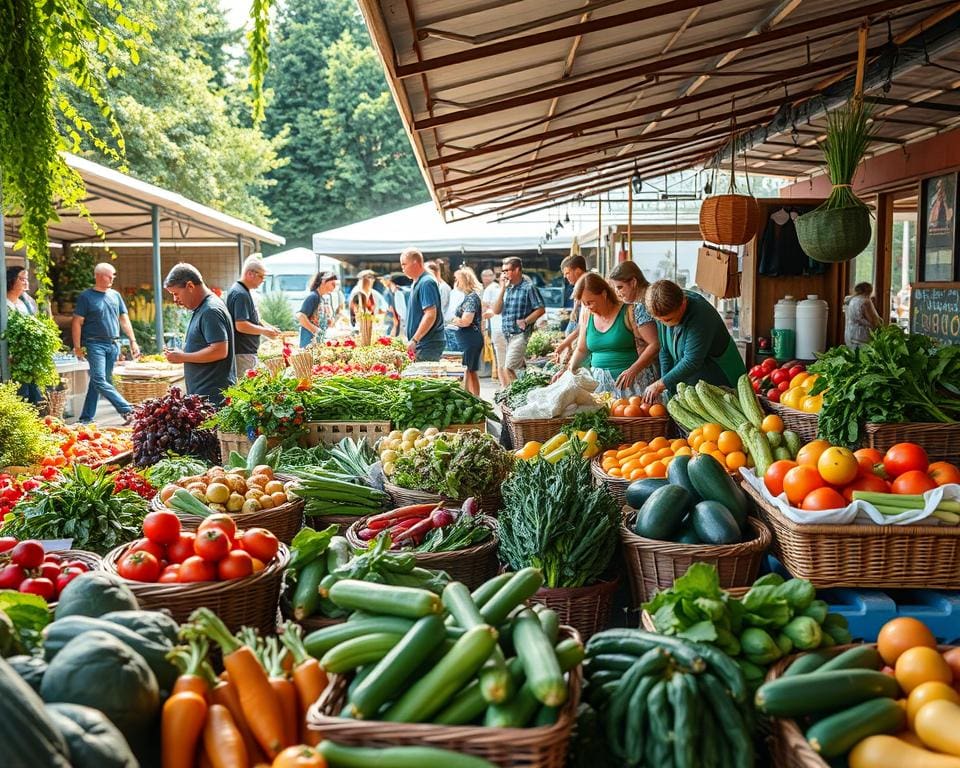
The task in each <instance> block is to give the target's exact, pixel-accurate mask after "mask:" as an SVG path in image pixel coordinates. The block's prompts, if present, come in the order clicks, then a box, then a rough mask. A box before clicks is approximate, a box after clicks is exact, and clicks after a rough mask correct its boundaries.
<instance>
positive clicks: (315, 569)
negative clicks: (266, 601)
mask: <svg viewBox="0 0 960 768" xmlns="http://www.w3.org/2000/svg"><path fill="white" fill-rule="evenodd" d="M326 575H327V559H326V557H324V556H321V557H318V558H317V559H316V560H314V561H313V562H311V563H308V564H307V565H305V566H304V567H303V570H301V571H300V573H299V574H298V575H297V588H296V589H295V590H293V618H294V619H296V620H297V621H302V620H303V619H305V618H307V617H308V616H313V614H314V613H316V611H317V606H318V605H319V604H320V582H321V581H322V580H323V577H324V576H326Z"/></svg>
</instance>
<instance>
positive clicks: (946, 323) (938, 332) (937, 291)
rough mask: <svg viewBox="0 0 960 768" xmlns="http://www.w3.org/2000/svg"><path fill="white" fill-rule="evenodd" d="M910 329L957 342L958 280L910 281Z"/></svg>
mask: <svg viewBox="0 0 960 768" xmlns="http://www.w3.org/2000/svg"><path fill="white" fill-rule="evenodd" d="M910 287H911V291H910V333H922V334H923V335H925V336H930V337H932V338H934V339H936V340H937V341H939V342H940V343H941V344H954V345H960V283H913V284H912V285H911V286H910Z"/></svg>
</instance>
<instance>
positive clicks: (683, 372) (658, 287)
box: [643, 280, 747, 403]
mask: <svg viewBox="0 0 960 768" xmlns="http://www.w3.org/2000/svg"><path fill="white" fill-rule="evenodd" d="M646 304H647V311H649V312H650V315H651V316H652V317H653V318H654V319H655V320H656V321H657V336H658V338H659V340H660V378H659V379H658V380H657V381H655V382H653V384H651V385H650V386H648V387H647V388H646V389H645V390H644V392H643V399H644V401H645V402H648V403H654V402H659V400H660V396H661V395H662V394H663V391H664V390H669V391H670V392H671V393H673V392H674V391H675V390H676V386H677V384H678V383H680V382H681V381H682V382H685V383H687V384H696V383H697V382H698V381H701V380H702V381H707V382H709V383H711V384H716V385H718V386H728V387H735V386H736V385H737V379H739V378H740V377H741V376H742V375H743V374H745V373H746V372H747V369H746V367H745V366H744V364H743V359H742V358H741V357H740V352H739V351H738V350H737V345H736V344H735V343H734V341H733V338H732V337H731V336H730V332H729V331H728V330H727V326H726V324H725V323H724V322H723V318H722V317H720V315H719V313H718V312H717V310H716V309H714V308H713V306H712V305H711V304H710V303H709V302H708V301H707V300H706V299H705V298H703V296H701V295H700V294H698V293H693V292H692V291H684V290H683V289H682V288H681V287H680V286H679V285H677V284H676V283H673V282H671V281H670V280H658V281H657V282H655V283H654V284H653V285H651V286H650V287H649V288H647V295H646Z"/></svg>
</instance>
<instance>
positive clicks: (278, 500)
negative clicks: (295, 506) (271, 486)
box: [260, 491, 287, 507]
mask: <svg viewBox="0 0 960 768" xmlns="http://www.w3.org/2000/svg"><path fill="white" fill-rule="evenodd" d="M263 498H264V499H265V498H266V494H264V497H263ZM270 498H271V499H273V505H274V506H275V507H279V506H280V505H281V504H286V503H287V494H285V493H284V492H283V491H276V492H275V493H271V494H270ZM260 501H261V503H262V502H263V499H261V500H260Z"/></svg>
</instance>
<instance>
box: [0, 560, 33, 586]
mask: <svg viewBox="0 0 960 768" xmlns="http://www.w3.org/2000/svg"><path fill="white" fill-rule="evenodd" d="M25 578H27V571H26V569H25V568H24V567H23V566H21V565H16V564H15V563H12V564H10V565H5V566H3V568H0V589H17V588H19V587H20V583H21V582H22V581H23V580H24V579H25Z"/></svg>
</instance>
